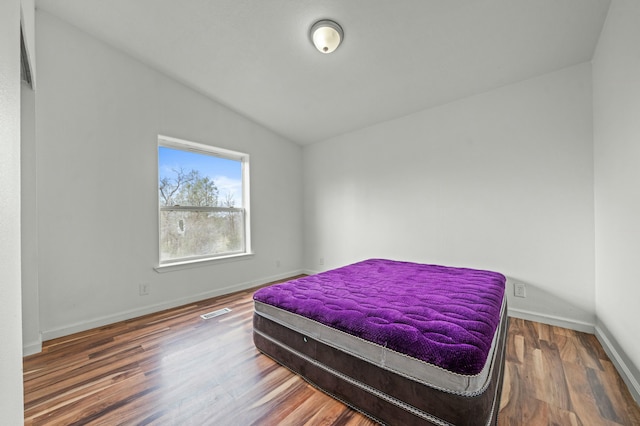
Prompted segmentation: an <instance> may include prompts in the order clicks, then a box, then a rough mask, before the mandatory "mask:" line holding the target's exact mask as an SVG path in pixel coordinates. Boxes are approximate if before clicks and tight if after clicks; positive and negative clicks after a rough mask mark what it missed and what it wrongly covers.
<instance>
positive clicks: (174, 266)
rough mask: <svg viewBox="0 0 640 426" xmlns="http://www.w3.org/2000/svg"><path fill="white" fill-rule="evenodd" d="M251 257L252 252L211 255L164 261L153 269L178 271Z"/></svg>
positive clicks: (163, 271)
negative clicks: (209, 256)
mask: <svg viewBox="0 0 640 426" xmlns="http://www.w3.org/2000/svg"><path fill="white" fill-rule="evenodd" d="M252 257H253V253H241V254H232V255H229V256H220V257H212V258H208V259H196V260H187V261H184V262H173V263H165V264H163V265H158V266H155V267H154V268H153V269H154V270H155V271H156V272H158V273H160V274H162V273H165V272H173V271H180V270H182V269H190V268H200V267H203V266H211V265H215V264H217V263H227V262H237V261H240V260H249V259H251V258H252Z"/></svg>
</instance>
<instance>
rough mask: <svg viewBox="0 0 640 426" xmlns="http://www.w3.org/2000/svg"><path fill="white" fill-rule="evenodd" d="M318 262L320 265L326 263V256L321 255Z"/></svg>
mask: <svg viewBox="0 0 640 426" xmlns="http://www.w3.org/2000/svg"><path fill="white" fill-rule="evenodd" d="M318 264H319V265H320V266H322V265H324V257H321V258H320V260H319V261H318Z"/></svg>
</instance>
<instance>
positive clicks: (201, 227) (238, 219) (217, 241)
mask: <svg viewBox="0 0 640 426" xmlns="http://www.w3.org/2000/svg"><path fill="white" fill-rule="evenodd" d="M160 235H161V240H160V258H161V260H162V261H168V260H175V259H182V258H189V257H196V256H207V255H219V254H232V253H242V252H244V212H243V211H232V212H200V211H179V210H178V211H176V210H170V211H166V210H163V211H161V212H160Z"/></svg>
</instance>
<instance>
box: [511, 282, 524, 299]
mask: <svg viewBox="0 0 640 426" xmlns="http://www.w3.org/2000/svg"><path fill="white" fill-rule="evenodd" d="M513 295H514V296H516V297H527V287H526V286H525V285H524V283H513Z"/></svg>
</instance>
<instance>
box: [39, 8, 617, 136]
mask: <svg viewBox="0 0 640 426" xmlns="http://www.w3.org/2000/svg"><path fill="white" fill-rule="evenodd" d="M609 3H610V0H393V1H392V0H323V1H320V0H108V1H105V0H37V2H36V4H37V7H38V8H39V9H40V10H45V11H47V12H49V13H51V14H53V15H56V16H58V17H60V18H62V19H63V20H66V21H68V22H70V23H72V24H73V25H75V26H77V27H79V28H81V29H83V30H85V31H86V32H88V33H91V34H93V35H94V36H96V37H97V38H99V39H102V40H104V41H106V42H107V43H109V44H111V45H112V46H115V47H116V48H118V49H120V50H123V51H125V52H127V53H129V54H130V55H132V56H134V57H136V58H138V59H140V60H141V61H143V62H145V63H147V64H149V65H150V66H152V67H154V68H156V69H158V70H160V71H162V72H164V73H165V74H167V75H169V76H172V77H173V78H175V79H177V80H179V81H181V82H183V83H185V84H186V85H188V86H190V87H192V88H194V89H196V90H198V91H199V92H201V93H203V94H206V95H207V96H209V97H211V98H213V99H215V100H216V101H218V102H220V103H222V104H224V105H226V106H228V107H230V108H232V109H234V110H236V111H238V112H240V113H241V114H243V115H245V116H247V117H249V118H251V119H253V120H254V121H256V122H258V123H261V124H262V125H264V126H265V127H267V128H270V129H272V130H273V131H275V132H277V133H279V134H281V135H283V136H285V137H287V138H288V139H290V140H292V141H294V142H297V143H299V144H308V143H313V142H317V141H321V140H324V139H327V138H330V137H332V136H335V135H338V134H342V133H345V132H349V131H353V130H356V129H359V128H362V127H366V126H368V125H371V124H374V123H378V122H381V121H385V120H389V119H392V118H396V117H400V116H403V115H406V114H410V113H412V112H416V111H419V110H422V109H426V108H429V107H433V106H436V105H440V104H443V103H447V102H450V101H453V100H456V99H460V98H463V97H466V96H470V95H472V94H475V93H480V92H484V91H487V90H490V89H493V88H496V87H500V86H502V85H505V84H509V83H513V82H516V81H521V80H525V79H527V78H531V77H534V76H536V75H540V74H543V73H546V72H550V71H554V70H557V69H560V68H564V67H567V66H570V65H574V64H577V63H581V62H585V61H589V60H590V59H591V57H592V55H593V51H594V48H595V45H596V43H597V40H598V37H599V35H600V31H601V29H602V25H603V23H604V20H605V17H606V14H607V10H608V7H609ZM322 18H331V19H334V20H335V21H337V22H338V23H340V25H341V26H342V27H343V28H344V31H345V39H344V43H343V45H342V46H340V48H338V50H336V51H335V52H334V53H333V54H330V55H325V54H321V53H319V52H318V51H316V50H315V49H314V47H313V46H312V44H311V42H310V41H309V38H308V31H309V28H310V27H311V25H312V24H313V23H314V22H315V21H317V20H319V19H322Z"/></svg>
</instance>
